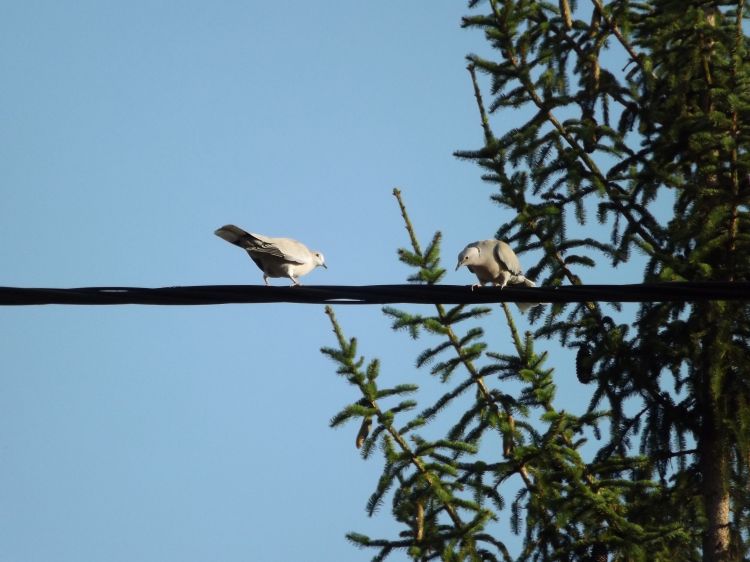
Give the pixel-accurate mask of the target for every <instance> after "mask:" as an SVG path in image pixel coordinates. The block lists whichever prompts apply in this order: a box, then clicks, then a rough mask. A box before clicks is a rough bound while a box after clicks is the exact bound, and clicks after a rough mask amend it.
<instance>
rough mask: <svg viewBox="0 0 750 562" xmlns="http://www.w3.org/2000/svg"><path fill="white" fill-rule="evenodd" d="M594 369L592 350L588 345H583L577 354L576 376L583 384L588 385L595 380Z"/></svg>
mask: <svg viewBox="0 0 750 562" xmlns="http://www.w3.org/2000/svg"><path fill="white" fill-rule="evenodd" d="M593 367H594V361H593V360H592V358H591V349H590V348H589V346H587V345H582V346H581V347H579V348H578V353H576V376H577V377H578V381H579V382H580V383H581V384H588V383H590V382H591V380H592V379H593V378H594V373H593Z"/></svg>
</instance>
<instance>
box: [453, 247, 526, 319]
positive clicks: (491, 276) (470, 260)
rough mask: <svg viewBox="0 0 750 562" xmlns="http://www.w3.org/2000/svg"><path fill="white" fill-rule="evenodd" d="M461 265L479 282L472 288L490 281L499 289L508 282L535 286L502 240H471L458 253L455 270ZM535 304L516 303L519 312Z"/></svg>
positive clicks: (516, 257) (472, 287)
mask: <svg viewBox="0 0 750 562" xmlns="http://www.w3.org/2000/svg"><path fill="white" fill-rule="evenodd" d="M462 265H465V266H466V267H467V268H468V269H469V271H471V272H472V273H473V274H474V275H476V276H477V279H478V280H479V283H476V284H474V285H472V286H471V289H472V290H474V289H476V288H477V287H481V286H482V285H484V284H485V283H492V284H493V285H496V286H499V287H500V288H501V289H502V288H503V287H505V286H506V285H507V284H508V283H510V284H512V285H518V284H523V285H525V286H526V287H535V286H536V284H535V283H534V282H533V281H532V280H531V279H526V277H524V276H523V273H522V272H521V263H520V262H519V261H518V256H516V253H515V252H514V251H513V250H512V249H511V247H510V246H508V244H506V243H505V242H503V241H502V240H481V241H479V242H472V243H471V244H469V245H468V246H466V248H464V249H463V250H462V251H461V253H460V254H458V263H457V264H456V270H457V271H458V268H459V267H461V266H462ZM536 304H538V303H516V305H517V306H518V308H520V309H521V312H525V311H526V310H527V309H529V308H530V307H532V306H536Z"/></svg>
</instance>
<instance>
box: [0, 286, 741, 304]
mask: <svg viewBox="0 0 750 562" xmlns="http://www.w3.org/2000/svg"><path fill="white" fill-rule="evenodd" d="M708 300H724V301H738V300H739V301H750V282H737V283H728V282H718V281H716V282H714V281H711V282H698V283H693V282H690V283H645V284H633V285H567V286H563V287H534V288H529V287H510V286H509V287H506V288H505V289H499V288H497V287H481V288H478V289H476V290H473V291H472V290H471V289H470V288H469V287H468V286H467V285H363V286H345V285H315V286H313V285H310V286H307V285H305V286H300V287H266V286H263V285H194V286H184V287H157V288H141V287H81V288H72V289H50V288H26V287H0V305H3V306H14V305H15V306H18V305H42V304H75V305H113V304H143V305H212V304H232V303H234V304H257V303H279V302H282V303H300V304H395V303H401V304H407V303H412V304H434V303H441V304H481V303H484V304H487V303H498V302H545V303H557V302H593V301H600V302H680V301H684V302H687V301H708Z"/></svg>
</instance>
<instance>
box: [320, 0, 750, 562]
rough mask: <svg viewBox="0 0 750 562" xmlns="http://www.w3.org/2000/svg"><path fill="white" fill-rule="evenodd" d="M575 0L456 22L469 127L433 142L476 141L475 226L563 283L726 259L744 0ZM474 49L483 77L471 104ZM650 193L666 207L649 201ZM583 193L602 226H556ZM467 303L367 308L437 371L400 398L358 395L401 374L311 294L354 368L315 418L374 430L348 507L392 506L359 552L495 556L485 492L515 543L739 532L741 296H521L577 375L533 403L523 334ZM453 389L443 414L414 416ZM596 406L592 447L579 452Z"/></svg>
mask: <svg viewBox="0 0 750 562" xmlns="http://www.w3.org/2000/svg"><path fill="white" fill-rule="evenodd" d="M580 4H581V5H577V3H576V2H574V1H569V0H559V1H558V2H556V3H549V2H539V1H533V0H515V1H514V0H504V1H502V2H501V1H499V0H489V1H488V2H479V1H478V0H472V1H471V2H470V3H469V6H470V8H473V9H474V10H475V12H474V13H472V14H471V15H469V16H467V17H466V18H465V19H464V25H465V26H466V27H470V28H477V29H479V30H481V31H482V32H483V33H484V34H485V37H486V38H487V40H488V42H489V43H490V45H491V47H492V49H493V53H494V54H493V56H492V57H480V56H476V55H472V56H470V57H469V71H470V76H471V78H472V81H473V84H474V93H475V97H476V101H477V106H478V109H479V115H480V119H481V124H482V128H483V132H484V146H483V147H482V148H481V149H479V150H473V151H462V152H458V153H457V155H458V156H459V157H461V158H466V159H470V160H472V161H475V162H477V163H478V164H479V165H480V166H481V167H482V168H483V169H484V175H483V178H484V179H485V180H486V181H487V182H489V183H490V184H492V185H493V186H494V188H496V189H497V191H496V192H495V193H494V194H493V195H492V199H493V200H494V201H495V202H496V203H498V204H499V205H500V206H501V207H503V208H505V209H511V210H512V211H513V215H512V216H513V217H514V218H513V220H512V221H510V222H508V223H506V224H504V225H503V226H502V227H501V228H500V229H499V230H498V233H497V237H498V238H501V239H504V240H507V241H509V242H510V243H511V244H512V246H513V247H514V249H515V250H516V251H517V252H518V253H523V252H527V251H531V250H534V251H536V252H537V253H538V254H540V255H541V257H540V259H539V261H538V262H537V263H536V264H535V265H534V266H533V267H531V268H529V269H528V276H529V277H531V278H536V279H537V281H541V282H542V284H544V285H548V286H550V285H551V286H555V285H561V284H565V283H573V284H578V283H581V282H582V279H585V277H584V271H583V269H584V268H591V267H610V266H611V267H613V268H614V267H617V266H619V265H621V264H623V263H624V262H626V261H628V260H630V259H631V258H632V257H633V256H634V255H645V256H646V260H645V262H646V263H645V269H644V276H643V279H644V281H656V280H660V281H670V280H683V281H701V280H725V281H734V280H737V281H739V280H749V279H750V252H749V250H750V220H749V219H750V214H749V211H750V208H749V207H750V155H748V148H749V147H750V144H749V139H748V125H749V124H750V64H749V61H748V57H747V47H748V40H747V37H746V35H745V32H744V29H743V20H744V17H745V15H744V11H745V7H746V2H745V1H744V0H737V1H734V2H728V1H705V0H704V1H690V0H653V1H650V2H629V1H626V0H617V1H612V2H610V3H608V4H606V5H605V4H604V2H603V1H602V0H591V2H590V4H589V3H586V5H583V4H584V2H580ZM620 60H622V61H623V63H622V64H619V62H617V61H620ZM623 66H624V68H622V67H623ZM477 71H479V73H480V74H482V75H485V76H487V77H488V78H489V80H488V90H489V92H488V93H489V97H488V98H487V99H488V100H489V103H488V105H485V102H484V98H485V97H487V93H486V92H484V91H483V88H482V86H481V83H480V79H479V78H478V77H477ZM519 107H523V108H531V109H532V112H531V114H532V117H531V118H530V119H529V120H528V121H527V122H526V123H524V124H523V126H521V127H518V128H517V129H513V130H510V131H504V130H498V133H499V134H496V133H495V130H496V129H495V128H494V127H493V118H494V115H498V114H499V115H502V114H503V112H508V111H513V110H514V109H515V108H519ZM396 195H397V197H398V200H399V204H400V206H401V211H402V214H403V217H404V220H405V222H406V225H407V231H408V232H409V235H410V246H411V248H410V249H403V250H401V251H400V254H399V255H400V259H401V260H402V261H403V262H405V263H407V264H409V265H410V266H412V267H414V268H415V274H414V275H413V276H412V277H411V278H410V281H412V282H417V283H427V284H432V283H437V282H439V281H440V279H441V278H442V276H443V273H444V272H443V270H442V269H441V268H440V265H439V246H440V235H439V233H438V234H436V235H435V237H434V238H433V239H432V241H431V243H430V244H429V245H428V246H427V248H426V249H425V250H424V251H423V250H422V248H421V245H420V244H419V241H418V239H417V236H416V234H415V232H414V229H413V227H412V225H411V222H410V220H409V217H408V215H407V213H406V209H405V207H404V205H403V202H402V200H401V198H400V194H399V193H398V192H396ZM665 202H672V209H673V213H672V215H671V216H666V217H663V215H664V213H659V212H657V203H658V205H659V207H661V208H663V207H664V205H665ZM506 215H507V213H506ZM592 215H593V216H594V220H596V221H598V222H599V223H600V224H601V225H602V227H603V228H606V229H609V231H610V236H609V238H608V239H607V240H600V239H595V238H592V237H587V238H581V237H578V238H576V237H574V236H573V234H572V231H578V232H582V231H585V230H584V229H583V228H580V227H579V228H570V229H568V228H567V226H568V224H569V223H571V222H572V223H573V224H578V225H580V226H584V225H587V224H588V223H589V221H590V220H592V219H591V218H590V217H591V216H592ZM634 250H635V252H634ZM489 310H490V309H488V308H487V307H463V306H457V307H452V308H446V307H444V306H442V305H436V306H435V311H434V314H432V315H430V316H424V315H421V314H415V313H412V312H407V311H403V310H398V309H395V308H386V309H385V312H386V314H388V315H389V316H390V317H392V319H393V325H394V328H395V329H403V330H406V331H407V332H408V333H409V334H410V335H411V336H412V337H414V338H416V337H418V336H420V335H422V334H429V335H430V337H433V338H438V340H439V341H438V343H437V344H435V345H430V347H428V348H427V349H426V350H424V351H423V352H422V353H421V354H420V355H419V357H418V359H417V365H418V366H420V367H429V368H430V372H431V373H432V374H433V375H435V376H437V377H439V378H440V380H441V381H443V382H444V383H445V385H446V392H445V393H444V395H443V396H442V397H441V398H440V399H439V400H438V401H437V402H436V403H434V404H431V405H429V406H427V407H424V408H422V410H421V411H420V412H419V413H418V414H417V415H416V416H414V417H411V418H406V416H407V415H409V414H408V413H409V412H410V411H414V409H415V408H416V405H417V404H416V402H415V401H412V400H406V399H402V400H401V402H399V403H397V404H396V405H394V406H391V407H389V408H385V407H384V406H382V404H383V403H386V402H387V401H389V400H391V399H393V398H394V397H398V396H401V395H404V394H407V393H414V392H415V391H416V390H417V389H416V387H415V386H411V385H408V386H407V385H402V386H397V387H395V388H387V389H381V388H379V386H378V384H377V375H378V371H379V365H378V363H377V361H374V362H371V363H370V364H369V365H367V366H365V364H364V360H363V359H361V358H358V357H357V353H356V341H355V340H347V339H346V338H345V337H344V335H343V331H342V329H341V327H340V326H339V325H338V323H337V322H336V320H335V317H334V315H333V311H332V310H330V309H329V315H330V317H331V320H332V322H333V326H334V329H335V331H336V335H337V341H338V344H339V346H338V348H327V349H325V350H324V352H325V353H327V354H328V355H330V356H331V357H332V358H333V359H334V360H335V361H336V362H337V363H338V364H339V366H340V367H339V372H340V373H341V374H343V375H344V376H346V378H347V380H348V381H349V382H350V383H351V384H353V385H354V386H355V387H356V388H357V392H358V395H357V398H356V401H355V402H354V403H353V404H351V405H350V406H348V407H347V408H345V409H344V410H343V411H342V412H341V413H340V414H338V415H337V416H335V417H334V419H333V420H332V424H333V425H338V424H341V423H344V422H345V421H348V420H351V419H360V420H361V422H360V423H361V426H360V433H359V435H358V436H357V443H358V444H359V443H361V445H362V451H363V455H364V456H365V457H369V456H370V455H371V454H372V453H373V451H374V450H375V447H376V445H378V446H380V448H381V450H382V452H383V455H384V459H385V461H384V462H385V465H384V471H383V475H382V477H381V479H380V482H379V483H378V485H377V487H376V490H375V492H374V493H373V496H372V497H371V499H370V502H369V504H368V509H369V510H370V512H374V511H375V510H376V509H377V507H378V506H379V505H381V504H382V502H383V501H384V500H385V498H386V496H387V495H388V494H389V493H390V496H389V497H390V498H391V504H392V512H393V515H394V518H395V519H396V520H397V521H398V522H400V523H401V524H403V526H404V530H403V532H402V533H401V535H400V536H399V537H398V538H391V539H371V538H369V537H366V536H364V535H360V534H351V535H350V536H349V538H350V539H351V540H352V541H354V542H355V543H357V544H358V545H361V546H370V547H374V548H377V549H378V550H377V552H378V554H377V556H376V558H378V559H382V558H384V557H385V556H387V555H388V554H389V553H390V552H391V551H392V550H394V549H399V548H402V549H406V550H407V551H408V552H409V554H410V555H411V557H412V558H414V559H418V560H422V559H425V560H427V559H433V558H443V559H447V560H464V559H467V560H512V559H513V556H512V555H511V553H510V552H509V550H508V548H507V547H506V546H505V544H504V542H503V540H502V532H501V531H498V529H499V528H500V527H499V526H498V525H497V524H496V521H498V520H502V519H503V518H505V517H506V516H509V518H510V522H511V524H512V527H513V529H514V530H515V531H516V532H518V533H520V534H522V536H523V538H524V548H523V551H522V552H521V553H520V554H518V559H519V560H570V561H574V560H576V561H577V560H586V561H588V560H592V561H593V560H607V559H611V560H628V561H629V560H643V561H646V560H649V561H651V560H663V561H675V560H685V561H690V560H696V561H697V560H703V561H712V562H713V561H722V562H723V561H734V560H741V559H744V558H745V557H747V556H748V554H750V548H748V544H747V541H748V531H749V529H748V515H749V514H748V509H749V508H750V503H749V502H748V493H749V492H748V489H749V485H750V482H749V481H748V472H749V471H750V468H749V466H748V465H749V464H750V440H749V437H750V435H749V432H750V306H748V305H737V304H731V305H730V304H728V303H725V302H713V301H695V302H687V303H643V304H642V305H641V307H640V310H639V312H638V315H637V317H636V318H635V319H632V321H628V322H624V321H621V322H618V321H616V320H614V319H613V318H612V317H610V316H608V315H606V314H605V311H604V310H603V309H602V307H601V306H600V305H598V304H597V303H584V304H581V305H575V306H567V307H566V306H563V305H554V306H548V307H544V308H536V309H534V312H532V317H533V318H534V319H535V320H536V321H537V322H539V327H538V328H537V329H536V331H535V334H533V336H535V337H536V338H537V339H538V338H550V339H552V338H554V339H556V340H558V341H559V342H560V343H561V344H562V345H564V346H568V347H572V348H574V349H577V359H576V366H575V369H576V372H577V375H578V380H579V381H580V383H581V384H590V385H591V386H590V388H592V389H593V398H592V400H591V404H590V407H589V409H588V410H587V411H586V412H582V413H580V414H579V415H573V414H571V413H568V412H564V411H561V410H559V409H558V408H556V406H555V392H556V386H555V384H554V377H553V370H552V369H550V368H548V367H546V366H545V359H546V354H545V353H538V352H537V351H536V350H535V348H536V346H535V342H534V337H532V334H526V335H525V336H523V337H522V336H521V335H520V334H519V333H518V332H517V331H516V329H515V324H514V322H513V318H512V316H511V313H510V310H509V309H508V308H507V307H505V306H503V310H504V313H505V316H506V319H507V322H508V325H509V327H510V329H511V333H512V335H513V342H514V351H515V353H514V354H508V353H507V352H506V353H499V352H494V351H489V350H488V348H487V345H486V343H485V342H484V338H483V331H482V329H481V328H480V327H479V326H477V325H476V322H477V320H478V319H479V318H481V317H482V316H484V315H486V314H487V313H488V312H489ZM613 316H615V317H620V316H621V315H617V314H613ZM465 326H469V327H468V328H466V327H465ZM537 346H538V343H537ZM565 367H566V366H559V367H558V370H562V371H563V372H562V375H563V376H564V375H565V374H567V373H566V368H565ZM456 379H459V380H456ZM509 380H515V381H518V383H519V384H520V385H521V390H520V391H519V392H518V393H517V394H515V395H510V394H507V393H505V392H504V391H503V390H502V388H503V386H504V383H506V381H509ZM566 380H569V379H566ZM566 384H571V383H570V382H566ZM471 393H473V399H470V400H468V403H467V400H466V399H467V397H469V396H470V394H471ZM459 400H461V401H462V402H461V404H462V406H463V405H464V404H467V405H466V407H465V408H464V409H463V410H462V415H461V416H460V418H459V419H456V420H450V421H449V425H450V429H449V430H448V431H447V433H446V434H445V435H441V436H439V437H433V438H428V437H427V435H428V434H430V424H432V425H435V423H434V422H435V421H436V420H437V419H438V418H439V417H441V416H442V417H446V416H448V413H447V412H448V411H449V410H450V409H446V406H448V405H450V404H453V403H454V402H457V401H459ZM444 421H445V420H444ZM601 428H606V429H607V430H608V435H607V436H606V438H602V441H600V442H599V443H600V446H599V448H598V451H597V452H596V453H595V454H594V455H584V454H583V452H582V450H581V447H582V445H583V444H584V443H585V441H586V439H587V438H589V437H591V436H594V437H599V436H600V431H601Z"/></svg>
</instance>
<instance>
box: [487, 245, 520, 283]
mask: <svg viewBox="0 0 750 562" xmlns="http://www.w3.org/2000/svg"><path fill="white" fill-rule="evenodd" d="M495 242H496V243H495V247H494V248H493V250H492V255H493V256H494V257H495V259H496V260H497V262H498V263H499V264H500V265H501V266H502V267H503V268H504V269H505V270H507V271H510V272H511V273H512V274H513V275H520V274H521V262H519V261H518V256H516V253H515V252H514V251H513V250H512V249H511V247H510V246H508V244H506V243H505V242H503V241H502V240H496V241H495Z"/></svg>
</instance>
